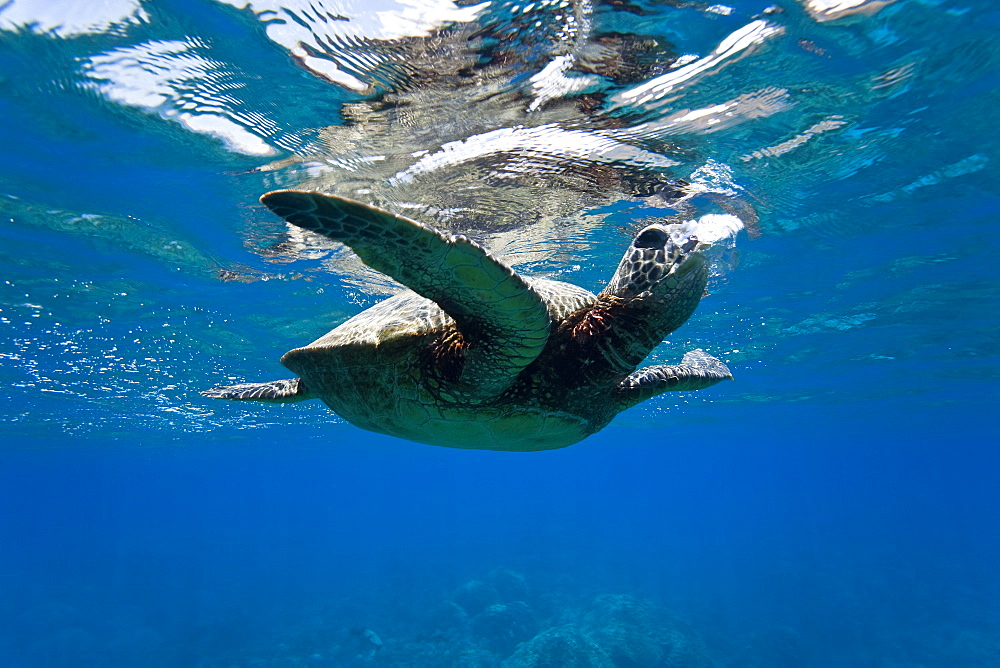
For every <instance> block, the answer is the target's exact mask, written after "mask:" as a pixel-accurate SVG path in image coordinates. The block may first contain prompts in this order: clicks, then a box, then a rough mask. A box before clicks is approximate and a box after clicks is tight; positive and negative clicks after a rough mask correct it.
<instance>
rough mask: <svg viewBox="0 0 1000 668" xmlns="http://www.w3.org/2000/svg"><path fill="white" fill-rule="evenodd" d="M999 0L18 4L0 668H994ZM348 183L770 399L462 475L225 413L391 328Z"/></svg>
mask: <svg viewBox="0 0 1000 668" xmlns="http://www.w3.org/2000/svg"><path fill="white" fill-rule="evenodd" d="M998 28H1000V11H998V9H997V7H996V6H995V4H994V3H992V2H990V1H989V0H896V1H895V2H893V1H891V0H890V1H888V2H885V1H878V2H876V1H866V0H777V2H775V3H773V4H769V3H767V2H752V1H742V0H741V1H740V2H729V3H725V4H711V3H708V2H676V1H659V2H655V1H652V0H637V1H635V2H631V1H624V2H623V1H620V0H615V1H611V0H609V1H607V2H602V1H598V0H543V1H540V2H531V3H528V2H520V1H518V0H490V1H489V2H483V3H472V2H467V1H465V0H458V1H454V0H413V1H409V0H407V1H403V0H400V1H399V2H392V1H390V0H378V1H377V2H370V3H361V2H353V1H352V0H346V1H333V0H312V2H308V1H306V0H302V1H299V0H263V1H261V2H257V1H252V2H241V1H237V0H148V1H144V0H107V1H105V2H95V3H82V2H74V1H72V0H64V1H59V2H54V1H53V0H45V1H43V0H9V1H8V2H5V3H0V118H2V119H3V123H0V156H2V157H3V160H2V161H0V267H2V270H3V273H2V275H0V332H2V336H0V380H2V386H3V387H4V388H6V401H4V403H3V409H2V413H0V434H2V436H3V443H2V444H0V594H2V595H0V665H4V666H17V667H22V666H32V667H33V666H368V665H371V666H468V667H472V666H482V667H488V666H517V667H522V666H619V667H625V666H628V667H634V666H684V667H686V666H720V667H722V666H732V667H740V668H742V667H753V666H759V667H774V668H782V667H798V666H817V667H824V668H825V667H841V666H844V667H851V666H873V667H886V668H889V667H892V668H903V667H906V668H917V667H931V666H935V667H936V666H941V667H945V666H948V667H951V666H977V667H980V666H981V667H987V666H997V665H1000V603H998V602H1000V575H998V569H997V564H998V563H1000V522H998V518H1000V492H998V474H1000V456H998V454H997V443H998V442H1000V428H998V421H997V406H998V393H997V381H998V379H1000V368H998V365H997V354H998V352H997V351H998V349H1000V335H998V331H1000V309H998V296H1000V284H998V273H1000V272H998V269H997V261H996V257H997V252H998V250H1000V248H998V243H997V240H996V239H997V235H996V229H997V228H996V225H997V219H998V217H1000V192H998V187H997V183H998V168H997V160H998V159H1000V152H998V147H1000V135H998V133H997V131H996V128H997V127H998V126H1000V94H998V91H1000V46H998V45H997V42H996V39H995V34H996V32H997V29H998ZM276 188H304V189H313V190H322V191H324V192H328V193H334V194H338V195H342V196H347V197H352V198H354V199H360V200H363V201H365V202H370V203H375V204H378V205H380V206H384V207H386V208H389V209H391V210H393V211H396V212H398V213H402V214H405V215H408V216H411V217H413V218H417V219H419V220H422V221H424V222H427V223H429V224H433V225H436V226H438V227H440V228H442V229H445V230H449V231H452V232H460V233H464V234H468V235H469V236H470V237H473V238H475V239H477V240H479V241H480V242H482V243H483V244H485V245H486V246H487V247H488V248H490V249H491V251H493V252H494V253H495V254H496V255H498V256H500V257H502V258H504V259H505V260H506V261H508V262H510V263H511V264H512V265H513V266H515V267H516V268H517V269H518V270H519V271H521V272H523V273H524V274H528V275H535V276H546V277H550V278H557V279H558V280H564V281H568V282H571V283H575V284H577V285H581V286H583V287H585V288H587V289H590V290H592V291H594V292H597V291H599V290H600V289H601V288H602V287H603V285H604V284H605V282H606V281H607V280H608V278H609V277H610V276H611V274H612V272H613V271H614V268H615V266H616V265H617V263H618V261H619V259H620V257H621V253H622V251H623V249H624V248H625V247H627V245H628V243H629V241H630V239H631V238H632V235H633V234H634V233H635V231H636V230H638V229H640V228H641V227H642V226H643V225H645V224H646V223H648V222H649V221H650V220H653V219H667V220H669V221H673V222H684V221H693V223H692V224H694V225H698V226H699V229H700V230H701V234H703V235H704V236H705V237H706V238H708V237H711V238H712V239H713V240H714V244H713V247H712V248H711V249H710V251H708V254H709V258H710V260H711V267H712V270H711V278H710V283H709V289H708V292H709V294H708V296H706V297H705V298H704V299H703V300H702V302H701V305H700V306H699V308H698V310H697V312H696V313H695V315H694V316H693V317H692V318H691V319H690V320H689V321H688V323H687V324H685V325H684V326H683V327H682V328H681V329H679V330H678V331H677V332H675V333H674V334H672V335H671V336H670V338H669V339H668V341H666V342H665V343H664V344H663V345H661V346H660V347H659V348H657V349H656V350H655V351H654V352H653V354H652V355H651V356H650V358H649V360H648V362H650V363H674V362H676V361H677V360H679V359H680V357H681V355H682V354H683V353H684V352H685V351H687V350H690V349H693V348H702V349H704V350H706V351H708V352H710V353H712V354H713V355H716V356H718V357H719V358H720V359H723V360H724V361H725V362H726V363H727V364H728V365H729V367H730V368H731V370H732V372H733V375H734V378H735V380H734V381H733V382H724V383H720V384H719V385H716V386H714V387H712V388H709V389H706V390H701V391H699V392H693V393H684V394H676V393H668V394H665V395H661V396H660V397H658V398H655V399H653V400H650V401H648V402H646V403H644V404H642V405H640V406H638V407H636V408H633V409H630V410H629V411H626V412H625V413H622V414H621V415H619V416H618V418H617V419H616V420H615V421H614V422H613V423H612V424H611V425H610V426H608V427H607V428H606V429H605V430H603V431H601V432H599V433H598V434H596V435H594V436H591V437H590V438H588V439H586V440H584V441H582V442H581V443H579V444H576V445H574V446H571V447H569V448H565V449H560V450H553V451H546V452H535V453H518V452H489V451H479V450H457V449H448V448H440V447H433V446H428V445H421V444H416V443H410V442H407V441H403V440H400V439H395V438H392V437H389V436H382V435H379V434H374V433H370V432H366V431H362V430H360V429H358V428H356V427H354V426H352V425H350V424H348V423H346V422H345V421H343V420H341V419H340V418H338V417H337V416H336V415H335V414H334V413H332V412H331V411H329V410H328V409H326V408H325V407H324V406H323V405H322V404H321V403H319V402H315V401H313V402H303V403H299V404H291V405H268V404H257V405H254V404H246V403H228V402H221V401H214V400H211V399H207V398H205V397H202V396H201V395H200V394H199V392H200V391H201V390H204V389H207V388H209V387H211V386H213V385H216V384H225V383H235V382H243V381H251V382H252V381H264V380H271V379H275V378H283V377H287V376H288V372H287V371H286V370H284V369H283V368H282V367H281V366H280V364H278V359H279V358H280V357H281V355H282V354H283V353H284V352H285V351H287V350H289V349H292V348H295V347H298V346H300V345H303V344H305V343H308V342H309V341H311V340H313V339H315V338H317V337H319V336H320V335H322V334H323V333H325V332H326V331H328V330H329V329H331V328H332V327H334V326H335V325H337V324H339V323H341V322H343V321H344V320H346V319H347V318H348V317H350V316H352V315H354V314H356V313H358V312H360V311H361V310H363V309H364V308H366V307H368V306H370V305H372V304H374V303H376V302H377V301H379V300H381V299H383V298H384V297H385V296H386V295H388V294H391V293H392V292H393V291H394V290H396V289H397V287H396V286H394V285H392V284H391V282H390V281H387V280H386V279H385V278H384V277H383V276H381V275H379V274H377V273H375V272H373V271H371V270H369V269H367V268H366V267H364V266H363V265H361V264H360V263H359V262H358V261H357V260H356V258H354V257H353V256H352V255H351V254H350V253H349V252H348V251H346V250H345V249H344V248H341V247H338V246H337V245H336V244H332V243H330V242H327V241H325V240H323V239H319V238H317V237H313V236H311V235H308V234H304V233H302V232H301V231H298V230H297V229H295V228H292V227H290V226H288V225H287V224H285V223H284V222H283V221H281V220H280V219H278V218H276V217H275V216H274V215H273V214H271V213H269V212H268V211H267V210H266V209H265V208H264V207H263V206H261V205H260V204H259V203H258V201H257V200H258V197H259V196H260V195H261V194H262V193H264V192H266V191H268V190H273V189H276Z"/></svg>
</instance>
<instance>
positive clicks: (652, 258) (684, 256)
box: [601, 223, 708, 329]
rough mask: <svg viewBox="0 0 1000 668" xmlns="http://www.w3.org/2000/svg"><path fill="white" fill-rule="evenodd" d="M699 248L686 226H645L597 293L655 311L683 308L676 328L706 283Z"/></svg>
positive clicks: (684, 318) (705, 272)
mask: <svg viewBox="0 0 1000 668" xmlns="http://www.w3.org/2000/svg"><path fill="white" fill-rule="evenodd" d="M702 246H703V244H702V243H701V242H700V241H698V238H697V237H696V236H695V235H694V231H693V230H692V229H689V226H687V225H683V224H681V225H678V224H671V225H664V224H662V223H654V224H653V225H649V226H647V227H645V228H643V229H642V230H640V231H639V233H638V234H637V235H636V236H635V238H634V239H633V240H632V243H631V245H630V246H629V248H628V250H627V251H625V256H624V257H623V258H622V261H621V263H619V265H618V271H616V272H615V275H614V278H612V279H611V282H610V283H608V287H606V288H605V289H604V291H603V292H602V293H601V294H602V295H606V296H609V297H617V298H619V299H623V300H625V301H628V302H632V301H637V302H641V303H642V304H644V305H646V306H650V307H653V308H655V309H659V308H669V309H670V310H678V309H679V310H681V311H683V310H685V309H687V311H686V313H685V315H684V316H683V319H682V320H681V321H680V322H679V323H677V325H676V327H679V326H680V325H681V324H682V323H683V322H684V320H686V319H687V317H688V316H689V315H690V314H691V312H692V311H694V308H695V306H697V305H698V301H699V300H700V299H701V297H702V295H703V294H704V292H705V284H706V283H707V282H708V262H707V261H706V260H705V257H704V256H703V255H702V254H701V253H700V252H698V250H699V249H700V248H701V247H702ZM637 305H638V304H637ZM676 327H674V329H675V328H676Z"/></svg>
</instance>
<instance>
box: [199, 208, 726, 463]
mask: <svg viewBox="0 0 1000 668" xmlns="http://www.w3.org/2000/svg"><path fill="white" fill-rule="evenodd" d="M261 202H262V203H263V204H264V205H265V206H267V207H268V208H269V209H271V210H272V211H274V212H275V213H276V214H278V215H279V216H281V217H282V218H284V219H285V220H287V221H288V222H290V223H292V224H293V225H297V226H299V227H302V228H305V229H307V230H311V231H313V232H317V233H319V234H322V235H324V236H326V237H328V238H330V239H334V240H336V241H340V242H343V243H345V244H347V245H348V246H350V247H351V248H352V249H353V250H354V252H355V253H357V254H358V256H359V257H360V258H361V259H362V260H363V261H364V262H365V264H367V265H368V266H370V267H372V268H373V269H376V270H377V271H380V272H383V273H385V274H387V275H389V276H391V277H392V278H394V279H396V280H397V281H399V282H400V283H402V284H404V285H405V286H407V287H408V288H409V290H407V291H405V292H403V293H401V294H398V295H396V296H394V297H390V298H389V299H386V300H385V301H383V302H380V303H379V304H376V305H375V306H373V307H371V308H369V309H368V310H366V311H364V312H362V313H360V314H358V315H356V316H354V317H353V318H351V319H349V320H348V321H347V322H345V323H343V324H342V325H340V326H339V327H337V328H336V329H334V330H333V331H331V332H329V333H328V334H325V335H324V336H322V337H320V338H319V339H317V340H316V341H314V342H313V343H310V344H309V345H308V346H305V347H303V348H296V349H295V350H292V351H290V352H288V353H286V354H285V355H284V357H282V358H281V363H282V364H284V365H285V366H286V367H288V368H289V369H291V370H292V371H293V372H295V373H296V374H297V375H298V377H297V378H293V379H288V380H277V381H273V382H269V383H244V384H240V385H230V386H227V387H216V388H213V389H211V390H207V391H205V392H203V393H202V394H204V395H205V396H208V397H215V398H220V399H239V400H252V401H270V402H291V401H301V400H304V399H314V398H315V399H322V400H323V402H324V403H326V405H327V406H329V407H330V408H331V409H333V410H334V411H335V412H336V413H337V414H338V415H340V416H341V417H343V418H344V419H345V420H347V421H348V422H351V423H353V424H355V425H357V426H359V427H362V428H363V429H369V430H371V431H376V432H381V433H385V434H390V435H392V436H398V437H401V438H406V439H409V440H413V441H419V442H423V443H430V444H433V445H443V446H449V447H456V448H476V449H485V450H520V451H531V450H548V449H552V448H561V447H565V446H567V445H571V444H573V443H576V442H577V441H579V440H581V439H583V438H585V437H587V436H589V435H590V434H593V433H594V432H596V431H598V430H600V429H602V428H603V427H604V426H605V425H607V424H608V423H609V422H610V421H611V419H612V418H614V416H615V415H616V414H618V413H619V412H620V411H622V410H624V409H625V408H628V407H630V406H633V405H635V404H637V403H639V402H640V401H643V400H645V399H648V398H650V397H653V396H655V395H657V394H660V393H662V392H665V391H668V390H697V389H701V388H705V387H708V386H710V385H714V384H715V383H717V382H719V381H721V380H725V379H730V378H732V376H731V375H730V373H729V369H727V368H726V366H725V365H724V364H723V363H722V362H720V361H719V360H717V359H715V358H714V357H712V356H711V355H708V354H707V353H705V352H703V351H701V350H693V351H691V352H688V353H687V354H686V355H684V359H683V360H682V362H681V364H679V365H676V366H663V365H660V366H650V367H645V368H642V369H639V370H638V371H637V370H636V367H637V366H638V365H639V364H640V363H641V362H642V361H643V359H645V357H646V355H647V354H649V352H650V351H651V350H652V349H653V348H654V347H656V345H658V344H659V343H660V342H661V341H662V340H663V337H664V336H666V335H667V334H669V333H670V332H672V331H674V330H675V329H677V328H678V327H680V326H681V325H682V324H683V323H684V321H686V320H687V319H688V317H689V316H690V315H691V313H692V312H693V311H694V309H695V308H696V307H697V305H698V302H699V301H700V299H701V297H702V295H703V294H704V291H705V284H706V281H707V276H708V268H707V264H708V263H707V260H706V259H705V258H704V256H703V255H702V254H701V253H699V252H698V248H699V245H700V244H699V242H698V240H697V239H696V238H694V237H693V236H690V235H689V234H687V233H686V232H685V230H684V228H683V227H682V226H678V225H663V224H653V225H649V226H648V227H646V228H644V229H643V230H641V231H640V232H639V234H638V235H636V237H635V239H634V240H633V241H632V243H631V245H630V247H629V249H628V250H627V251H626V253H625V257H624V258H623V259H622V261H621V263H620V264H619V266H618V271H617V272H616V273H615V276H614V278H612V279H611V282H610V283H609V284H608V286H607V287H606V288H605V289H604V290H603V291H602V292H601V293H600V294H599V295H596V296H595V295H593V294H591V293H590V292H588V291H587V290H584V289H583V288H580V287H577V286H575V285H570V284H568V283H562V282H558V281H551V280H546V279H540V278H526V277H523V276H520V275H518V274H517V273H515V272H514V270H513V269H511V268H510V267H509V266H507V265H506V264H504V263H503V262H501V261H500V260H498V259H496V258H494V257H493V256H491V255H490V254H489V253H487V251H486V250H485V249H484V248H483V247H481V246H480V245H478V244H476V243H474V242H473V241H470V240H469V239H468V238H466V237H464V236H453V235H445V234H443V233H441V232H438V231H437V230H435V229H433V228H431V227H428V226H426V225H424V224H422V223H419V222H416V221H414V220H409V219H407V218H403V217H401V216H397V215H394V214H392V213H389V212H388V211H383V210H381V209H378V208H375V207H373V206H369V205H366V204H362V203H360V202H355V201H353V200H349V199H344V198H341V197H335V196H330V195H323V194H319V193H314V192H305V191H298V190H278V191H274V192H270V193H267V194H265V195H264V196H263V197H261Z"/></svg>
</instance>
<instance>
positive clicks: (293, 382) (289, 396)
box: [202, 378, 314, 404]
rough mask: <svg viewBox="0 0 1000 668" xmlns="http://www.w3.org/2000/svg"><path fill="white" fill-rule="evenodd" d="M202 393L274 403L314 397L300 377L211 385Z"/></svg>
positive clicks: (223, 397) (217, 397)
mask: <svg viewBox="0 0 1000 668" xmlns="http://www.w3.org/2000/svg"><path fill="white" fill-rule="evenodd" d="M202 395H204V396H206V397H211V398H213V399H232V400H235V401H268V402H271V403H275V404H287V403H291V402H293V401H304V400H306V399H313V398H314V397H313V395H312V394H311V393H310V392H309V390H307V389H306V386H305V383H303V382H302V380H301V379H300V378H286V379H284V380H272V381H271V382H269V383H240V384H239V385H227V386H225V387H213V388H212V389H210V390H205V391H204V392H202Z"/></svg>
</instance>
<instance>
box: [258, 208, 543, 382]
mask: <svg viewBox="0 0 1000 668" xmlns="http://www.w3.org/2000/svg"><path fill="white" fill-rule="evenodd" d="M260 201H261V202H262V203H263V204H264V205H265V206H266V207H268V208H269V209H271V210H272V211H273V212H274V213H276V214H278V215H279V216H281V217H282V218H284V219H285V220H287V221H288V222H289V223H292V224H293V225H297V226H298V227H302V228H305V229H307V230H311V231H313V232H316V233H318V234H322V235H323V236H325V237H327V238H329V239H333V240H335V241H340V242H342V243H344V244H346V245H348V246H350V247H351V249H352V250H353V251H354V252H355V253H357V255H358V257H360V258H361V260H362V261H363V262H364V263H365V264H367V265H368V266H369V267H371V268H372V269H375V270H377V271H380V272H382V273H384V274H386V275H388V276H390V277H392V278H393V279H395V280H397V281H399V282H400V283H402V284H403V285H405V286H407V287H408V288H410V289H411V290H413V291H414V292H416V293H417V294H419V295H421V296H423V297H426V298H427V299H430V300H432V301H434V302H435V303H437V305H438V306H440V307H441V309H442V310H444V312H445V313H447V314H448V315H449V316H451V317H452V318H454V320H455V322H456V324H457V326H458V330H459V332H461V334H462V336H463V338H464V340H465V343H466V344H468V347H467V348H466V349H465V351H464V365H463V367H462V373H461V377H460V379H459V383H460V385H461V386H462V388H463V390H464V391H465V392H466V394H467V395H471V396H469V398H471V399H476V400H485V399H489V398H492V397H495V396H496V395H498V394H499V393H500V392H502V391H503V390H505V389H506V388H507V387H508V386H509V385H510V383H511V382H513V380H514V378H515V377H516V376H517V374H518V373H520V371H521V370H522V369H523V368H524V367H526V366H527V365H528V364H530V363H531V362H532V361H534V359H535V358H536V357H538V355H539V353H541V351H542V349H543V348H544V347H545V343H546V341H547V340H548V336H549V327H550V319H549V314H548V310H547V309H546V307H545V303H544V301H543V300H542V298H541V297H540V296H539V295H538V293H536V292H535V291H534V290H533V289H532V288H531V287H530V286H529V285H528V283H527V282H526V281H525V280H524V279H523V278H521V277H520V276H518V275H517V274H516V273H514V270H513V269H511V268H510V267H508V266H507V265H506V264H504V263H503V262H500V261H499V260H497V259H496V258H494V257H492V256H491V255H489V253H487V252H486V250H485V249H484V248H483V247H482V246H479V245H478V244H476V243H474V242H472V241H470V240H469V239H467V238H465V237H463V236H451V235H445V234H442V233H441V232H438V231H437V230H435V229H433V228H431V227H428V226H427V225H424V224H422V223H419V222H417V221H415V220H410V219H409V218H404V217H402V216H397V215H395V214H392V213H390V212H388V211H384V210H382V209H379V208H376V207H374V206H369V205H367V204H362V203H360V202H355V201H353V200H349V199H344V198H342V197H335V196H331V195H323V194H321V193H314V192H305V191H300V190H276V191H274V192H269V193H267V194H265V195H264V196H263V197H261V198H260Z"/></svg>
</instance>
